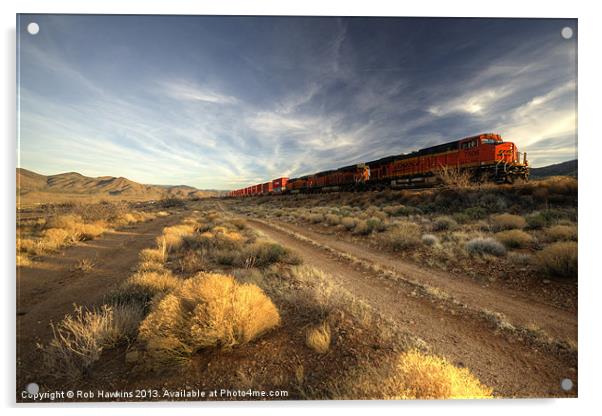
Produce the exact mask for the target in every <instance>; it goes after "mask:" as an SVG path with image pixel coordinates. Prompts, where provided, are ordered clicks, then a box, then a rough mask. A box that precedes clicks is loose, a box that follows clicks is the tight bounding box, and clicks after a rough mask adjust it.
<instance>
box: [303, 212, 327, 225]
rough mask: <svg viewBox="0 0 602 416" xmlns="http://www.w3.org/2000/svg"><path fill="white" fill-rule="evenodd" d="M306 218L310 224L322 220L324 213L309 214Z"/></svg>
mask: <svg viewBox="0 0 602 416" xmlns="http://www.w3.org/2000/svg"><path fill="white" fill-rule="evenodd" d="M307 219H308V221H309V222H311V223H312V224H318V223H321V222H323V221H324V215H322V214H309V215H308V216H307Z"/></svg>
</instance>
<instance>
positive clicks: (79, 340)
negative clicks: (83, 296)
mask: <svg viewBox="0 0 602 416" xmlns="http://www.w3.org/2000/svg"><path fill="white" fill-rule="evenodd" d="M142 317H143V310H142V308H141V307H139V306H137V305H112V306H107V305H103V306H102V307H101V308H100V309H92V310H87V309H84V308H82V307H81V306H76V308H75V312H74V314H73V315H67V316H65V318H64V319H63V320H62V321H61V322H59V323H58V324H56V325H52V330H53V334H54V337H53V339H52V341H50V344H49V345H47V346H44V347H42V350H43V353H44V360H45V363H46V365H47V366H48V368H49V370H51V371H52V373H53V374H54V375H57V376H69V377H75V378H77V377H80V376H82V375H84V374H86V373H87V372H88V370H89V368H90V366H91V365H92V364H93V363H94V362H96V361H98V359H99V358H100V355H101V353H102V351H103V350H104V349H105V348H110V347H113V346H115V345H117V344H118V343H120V342H123V341H127V340H131V339H133V338H134V337H135V335H136V332H137V328H138V324H139V322H140V321H141V320H142Z"/></svg>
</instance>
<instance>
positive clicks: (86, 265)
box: [73, 259, 95, 273]
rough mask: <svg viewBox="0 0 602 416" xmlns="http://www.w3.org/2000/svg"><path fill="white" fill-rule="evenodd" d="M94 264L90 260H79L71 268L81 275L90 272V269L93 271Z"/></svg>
mask: <svg viewBox="0 0 602 416" xmlns="http://www.w3.org/2000/svg"><path fill="white" fill-rule="evenodd" d="M94 266H95V264H94V262H93V261H92V260H90V259H81V260H80V261H78V262H77V264H76V265H75V266H74V267H73V270H75V271H78V272H82V273H87V272H89V271H91V270H92V269H94Z"/></svg>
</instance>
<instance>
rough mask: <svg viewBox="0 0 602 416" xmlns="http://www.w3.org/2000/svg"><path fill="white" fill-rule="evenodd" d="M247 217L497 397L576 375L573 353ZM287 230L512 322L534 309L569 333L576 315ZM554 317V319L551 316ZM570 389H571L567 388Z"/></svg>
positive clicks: (528, 392) (539, 389)
mask: <svg viewBox="0 0 602 416" xmlns="http://www.w3.org/2000/svg"><path fill="white" fill-rule="evenodd" d="M248 222H249V223H250V225H251V226H253V227H254V228H255V229H257V230H259V231H261V232H262V233H264V234H265V235H266V236H267V237H269V238H271V239H272V240H274V241H276V242H278V243H280V244H282V245H284V246H286V247H288V248H290V249H293V250H295V251H296V252H297V253H298V254H299V255H300V256H301V257H302V258H303V260H304V262H305V264H308V265H311V266H314V267H317V268H319V269H321V270H323V271H324V272H326V273H328V274H330V275H331V276H332V277H333V278H334V279H335V280H336V282H337V283H338V284H340V285H343V286H344V287H345V288H347V289H348V290H350V291H351V292H353V293H354V294H355V295H356V296H357V297H358V298H361V299H363V300H365V301H367V302H368V303H370V304H371V305H372V306H373V307H375V308H376V309H378V310H380V311H381V312H383V313H384V314H385V315H388V316H391V317H392V318H394V319H395V320H396V321H397V322H398V323H399V324H400V326H401V327H402V328H403V329H405V330H407V331H408V332H411V333H413V334H415V335H416V336H419V337H420V338H422V339H424V340H425V341H426V342H427V343H428V344H429V345H430V346H431V347H432V348H433V350H434V352H436V353H438V354H441V355H443V356H445V357H446V358H448V359H449V360H451V361H452V362H454V363H455V364H456V365H459V366H466V367H468V368H470V369H471V371H473V372H474V373H475V374H476V375H477V376H478V377H479V379H480V380H482V381H483V382H484V383H486V384H487V385H489V386H491V387H493V388H494V389H495V392H496V393H497V394H500V395H502V396H505V397H512V396H517V397H528V396H529V397H550V396H566V395H567V393H565V392H563V391H562V390H561V389H560V381H561V380H562V379H563V378H571V379H572V380H573V381H575V380H576V376H577V374H576V373H577V370H576V366H577V363H576V359H575V357H569V356H566V355H563V354H554V353H550V352H547V351H544V350H542V349H539V348H536V347H533V346H532V345H527V344H526V343H524V342H522V341H520V340H519V339H517V338H514V337H512V336H509V335H508V334H503V333H500V332H497V331H494V330H492V328H491V326H490V325H488V324H487V322H485V321H484V320H479V319H470V318H468V316H469V315H465V314H462V313H450V312H449V311H447V310H445V309H444V308H440V307H437V305H436V304H433V303H432V302H430V301H429V300H428V299H425V298H421V297H417V296H416V295H415V292H414V293H413V291H412V289H411V286H410V285H400V284H399V282H396V281H394V280H387V279H379V278H378V276H377V275H376V273H375V272H373V271H371V270H370V269H369V268H362V267H358V266H357V265H353V264H352V263H350V262H349V261H345V260H344V259H342V258H341V257H340V256H337V255H334V254H333V253H331V252H329V251H328V250H324V248H320V247H317V246H316V245H314V244H311V242H308V241H306V240H304V239H299V238H296V237H295V236H293V235H291V234H290V233H289V232H286V231H285V230H283V229H278V228H275V227H272V226H270V225H268V224H266V223H264V222H261V221H256V220H252V219H250V220H248ZM286 227H292V226H290V225H286ZM290 231H294V232H296V233H299V234H301V235H302V236H304V237H306V238H310V239H311V240H314V241H317V242H318V243H319V244H321V245H323V246H328V247H332V248H335V249H336V250H338V251H342V252H345V253H349V254H353V255H354V256H357V257H358V258H362V259H366V260H367V261H370V262H377V263H379V264H382V265H383V266H384V267H389V268H393V269H394V270H396V271H397V272H398V273H401V274H404V275H406V277H411V278H412V279H413V280H417V279H420V280H424V283H428V284H431V285H433V286H435V287H440V288H442V289H443V290H445V291H448V292H450V294H451V295H453V296H457V297H458V298H461V299H462V300H463V301H465V302H467V303H469V304H470V305H473V307H475V308H476V307H484V306H487V307H489V308H490V309H491V310H493V311H503V313H504V314H507V315H508V316H509V317H511V319H515V320H516V321H517V322H526V320H527V319H531V318H534V317H536V316H539V315H541V316H543V317H544V318H543V319H538V320H537V323H538V324H540V325H542V326H544V327H545V328H546V329H547V330H549V331H550V332H553V331H558V333H560V332H562V333H563V334H565V333H567V332H568V334H569V336H572V335H573V334H576V317H571V316H569V315H567V312H566V311H559V310H556V309H554V308H552V307H550V306H548V305H543V304H538V303H536V302H531V301H530V300H525V299H522V298H518V297H513V295H514V296H516V294H510V295H509V294H507V293H506V294H502V293H496V292H494V291H490V290H488V289H487V288H483V287H480V286H478V285H475V284H474V283H471V284H467V285H466V286H465V287H464V284H465V283H466V282H463V281H452V282H446V281H445V278H444V276H442V275H441V274H436V273H432V272H431V271H427V270H423V269H420V268H418V267H416V266H412V268H410V267H408V265H406V264H404V263H402V262H399V261H395V260H394V259H392V258H389V257H387V255H386V254H383V253H375V252H372V251H369V250H366V248H364V247H358V246H354V245H353V244H352V243H349V242H345V241H341V240H336V239H334V238H332V237H327V236H322V235H319V234H316V233H313V232H311V231H309V230H307V229H302V228H300V227H294V228H293V229H291V230H290ZM475 293H476V295H475ZM555 320H557V321H558V322H557V323H555V322H554V321H555ZM564 331H567V332H564ZM554 333H556V332H554ZM575 394H576V388H575V390H573V391H572V392H570V393H569V394H568V395H570V396H573V395H575Z"/></svg>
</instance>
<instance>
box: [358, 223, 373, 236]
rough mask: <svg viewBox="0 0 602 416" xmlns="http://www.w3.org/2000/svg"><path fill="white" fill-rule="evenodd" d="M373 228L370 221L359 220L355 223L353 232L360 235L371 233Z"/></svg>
mask: <svg viewBox="0 0 602 416" xmlns="http://www.w3.org/2000/svg"><path fill="white" fill-rule="evenodd" d="M371 231H372V230H370V227H369V226H368V222H367V221H365V220H359V221H357V222H356V223H355V228H354V229H353V233H354V234H359V235H367V234H370V232H371Z"/></svg>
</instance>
